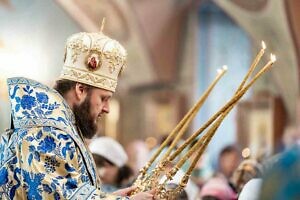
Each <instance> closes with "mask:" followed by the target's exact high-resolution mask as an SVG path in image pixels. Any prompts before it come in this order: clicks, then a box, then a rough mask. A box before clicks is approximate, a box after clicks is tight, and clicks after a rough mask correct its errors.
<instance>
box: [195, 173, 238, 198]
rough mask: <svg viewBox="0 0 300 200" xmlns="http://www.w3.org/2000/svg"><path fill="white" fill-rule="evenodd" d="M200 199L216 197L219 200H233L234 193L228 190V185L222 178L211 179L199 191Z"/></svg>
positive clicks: (235, 196)
mask: <svg viewBox="0 0 300 200" xmlns="http://www.w3.org/2000/svg"><path fill="white" fill-rule="evenodd" d="M200 196H201V198H203V197H205V196H211V197H216V198H218V199H220V200H235V199H237V195H236V193H235V192H234V191H233V190H232V189H231V188H230V186H229V185H228V183H227V182H226V181H225V180H224V179H222V178H218V177H215V178H211V179H210V180H209V181H208V182H207V183H206V184H204V186H203V187H202V189H201V191H200Z"/></svg>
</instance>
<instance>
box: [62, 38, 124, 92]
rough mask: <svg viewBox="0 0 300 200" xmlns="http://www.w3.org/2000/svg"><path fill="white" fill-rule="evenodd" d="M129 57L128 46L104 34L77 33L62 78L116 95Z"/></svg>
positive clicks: (70, 40)
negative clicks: (126, 47) (125, 46)
mask: <svg viewBox="0 0 300 200" xmlns="http://www.w3.org/2000/svg"><path fill="white" fill-rule="evenodd" d="M126 56H127V53H126V50H125V49H124V47H123V46H122V45H121V44H120V43H119V42H118V41H116V40H113V39H111V38H110V37H108V36H106V35H104V34H103V33H102V32H99V33H85V32H82V33H76V34H74V35H72V36H70V37H69V38H68V40H67V43H66V48H65V57H64V66H63V70H62V72H61V75H60V79H67V80H71V81H76V82H80V83H84V84H87V85H91V86H94V87H97V88H101V89H105V90H109V91H112V92H115V90H116V86H117V82H118V77H119V75H120V73H121V71H122V70H123V68H124V66H125V63H126Z"/></svg>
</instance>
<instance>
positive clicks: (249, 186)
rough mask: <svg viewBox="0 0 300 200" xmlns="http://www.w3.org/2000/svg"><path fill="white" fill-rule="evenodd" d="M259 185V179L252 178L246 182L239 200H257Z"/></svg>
mask: <svg viewBox="0 0 300 200" xmlns="http://www.w3.org/2000/svg"><path fill="white" fill-rule="evenodd" d="M261 184H262V179H261V178H254V179H251V180H250V181H248V182H247V183H246V184H245V186H244V188H243V189H242V191H241V193H240V196H239V200H258V199H259V194H260V188H261Z"/></svg>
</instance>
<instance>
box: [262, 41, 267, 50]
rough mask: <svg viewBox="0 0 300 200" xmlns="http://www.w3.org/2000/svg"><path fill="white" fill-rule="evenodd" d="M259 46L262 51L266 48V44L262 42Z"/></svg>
mask: <svg viewBox="0 0 300 200" xmlns="http://www.w3.org/2000/svg"><path fill="white" fill-rule="evenodd" d="M261 46H262V48H263V49H266V48H267V46H266V43H265V42H264V41H261Z"/></svg>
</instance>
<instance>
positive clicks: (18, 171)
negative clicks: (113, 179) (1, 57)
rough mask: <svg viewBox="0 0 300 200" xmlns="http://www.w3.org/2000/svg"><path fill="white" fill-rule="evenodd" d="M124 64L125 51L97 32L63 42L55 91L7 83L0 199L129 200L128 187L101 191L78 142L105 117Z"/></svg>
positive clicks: (28, 82) (33, 83)
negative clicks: (7, 111)
mask: <svg viewBox="0 0 300 200" xmlns="http://www.w3.org/2000/svg"><path fill="white" fill-rule="evenodd" d="M125 61H126V51H125V49H124V48H123V47H122V46H121V45H120V44H119V43H118V42H117V41H115V40H113V39H111V38H109V37H107V36H105V35H104V34H103V33H102V32H100V33H77V34H74V35H72V36H71V37H70V38H69V39H68V41H67V44H66V52H65V60H64V66H63V70H62V73H61V76H60V78H59V80H58V81H57V82H56V85H55V89H56V90H54V89H51V88H49V87H47V86H45V85H43V84H41V83H38V82H36V81H33V80H30V79H26V78H20V77H18V78H10V79H8V80H7V83H8V90H9V97H10V102H11V110H12V125H11V129H9V130H7V131H6V132H5V133H4V134H2V135H1V139H0V158H1V159H0V199H123V198H125V199H128V198H129V197H126V196H127V195H128V194H129V193H130V192H131V191H132V190H133V189H134V188H133V187H131V188H126V189H123V190H120V191H117V192H116V193H115V194H106V193H104V192H102V191H101V189H100V186H101V182H100V180H99V178H98V176H97V174H96V167H95V164H94V161H93V158H92V156H91V154H90V153H89V151H88V148H87V146H86V145H85V142H84V138H91V137H93V136H94V135H95V133H96V129H97V120H99V119H100V118H101V117H102V115H103V114H106V113H109V100H110V99H111V97H112V95H113V93H114V92H115V89H116V86H117V79H118V77H119V75H120V72H121V71H122V69H123V67H124V65H125ZM99 148H101V147H99ZM153 193H154V191H151V192H144V193H139V194H137V195H135V196H132V197H130V199H152V198H153ZM118 195H119V196H118Z"/></svg>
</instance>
